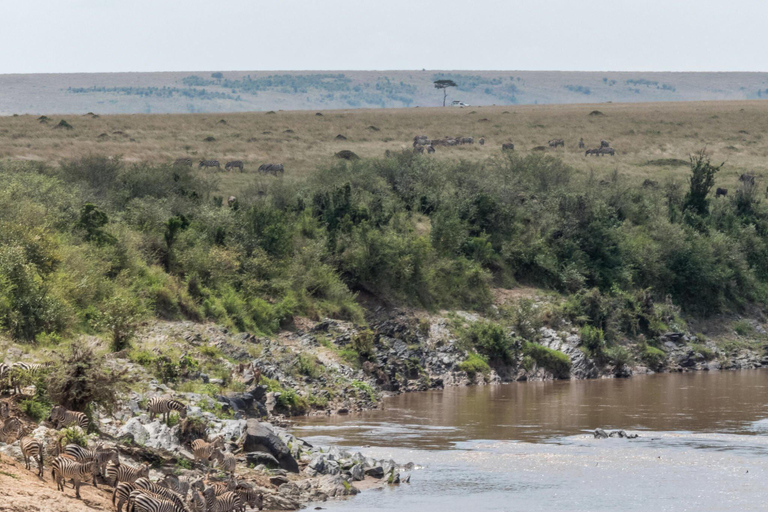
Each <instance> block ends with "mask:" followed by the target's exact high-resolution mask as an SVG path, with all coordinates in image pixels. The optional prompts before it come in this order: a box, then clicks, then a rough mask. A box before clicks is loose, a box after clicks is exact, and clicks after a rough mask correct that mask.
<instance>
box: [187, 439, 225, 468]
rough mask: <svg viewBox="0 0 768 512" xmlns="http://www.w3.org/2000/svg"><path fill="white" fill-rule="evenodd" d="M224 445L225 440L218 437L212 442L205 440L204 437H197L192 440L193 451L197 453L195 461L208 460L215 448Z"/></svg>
mask: <svg viewBox="0 0 768 512" xmlns="http://www.w3.org/2000/svg"><path fill="white" fill-rule="evenodd" d="M222 446H224V440H223V439H222V438H220V437H217V438H216V439H214V440H213V441H212V442H210V443H209V442H208V441H205V440H204V439H195V440H194V441H192V445H191V447H192V453H193V454H194V455H195V461H196V462H197V461H203V462H205V461H208V460H210V458H211V455H213V452H214V450H216V449H217V448H221V447H222Z"/></svg>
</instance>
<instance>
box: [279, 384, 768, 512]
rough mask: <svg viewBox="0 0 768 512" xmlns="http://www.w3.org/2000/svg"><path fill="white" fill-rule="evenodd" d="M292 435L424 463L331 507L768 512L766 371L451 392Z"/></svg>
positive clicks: (317, 422) (415, 397) (302, 427)
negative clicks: (614, 434) (623, 435)
mask: <svg viewBox="0 0 768 512" xmlns="http://www.w3.org/2000/svg"><path fill="white" fill-rule="evenodd" d="M597 427H602V428H605V429H618V428H621V429H625V430H631V431H635V432H637V433H639V434H640V436H641V437H640V438H639V439H636V440H624V439H607V440H595V439H593V436H592V435H591V433H590V431H591V430H594V429H595V428H597ZM294 430H295V432H296V434H297V435H300V436H302V437H305V438H307V439H308V440H309V441H310V442H313V443H314V444H319V445H329V444H337V445H341V446H346V447H348V448H349V449H351V450H358V449H360V450H361V451H363V452H364V453H365V454H366V455H368V454H371V455H373V456H375V457H377V458H389V457H391V458H393V459H395V460H396V461H398V462H402V463H404V462H411V461H412V462H414V463H416V464H418V465H419V466H420V469H418V470H416V471H414V472H413V476H412V483H411V484H410V485H401V486H399V487H392V488H388V489H384V490H372V491H367V492H364V493H362V494H361V495H360V496H358V497H356V498H354V499H352V500H350V501H347V502H341V503H333V502H328V503H323V504H320V506H322V507H324V508H326V509H328V510H349V511H352V510H355V511H374V510H399V511H404V512H407V511H418V512H431V511H451V510H470V511H471V510H489V511H516V510H526V511H536V510H547V511H563V512H565V511H591V510H624V511H625V510H670V511H678V510H680V511H682V510H713V511H714V510H768V371H763V370H753V371H739V372H711V373H705V372H700V373H689V374H660V375H651V376H640V377H633V378H631V379H606V380H597V381H578V382H530V383H516V384H507V385H500V386H486V387H471V388H450V389H446V390H444V391H435V392H426V393H414V394H407V395H401V396H397V397H393V398H390V399H387V400H386V402H385V407H384V409H382V410H379V411H370V412H366V413H362V414H359V415H350V416H338V417H331V418H308V419H306V420H304V421H302V422H300V423H298V424H297V426H296V428H295V429H294ZM313 507H314V506H313Z"/></svg>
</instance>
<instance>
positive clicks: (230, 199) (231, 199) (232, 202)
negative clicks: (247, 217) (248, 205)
mask: <svg viewBox="0 0 768 512" xmlns="http://www.w3.org/2000/svg"><path fill="white" fill-rule="evenodd" d="M235 204H237V198H236V197H235V196H229V197H228V198H227V206H229V207H230V208H232V207H233V206H234V205H235Z"/></svg>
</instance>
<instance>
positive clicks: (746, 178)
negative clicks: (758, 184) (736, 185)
mask: <svg viewBox="0 0 768 512" xmlns="http://www.w3.org/2000/svg"><path fill="white" fill-rule="evenodd" d="M739 181H743V182H744V183H748V184H750V185H754V184H755V175H754V174H742V175H741V176H739Z"/></svg>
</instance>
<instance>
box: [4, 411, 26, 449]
mask: <svg viewBox="0 0 768 512" xmlns="http://www.w3.org/2000/svg"><path fill="white" fill-rule="evenodd" d="M1 425H2V428H0V441H3V442H5V443H12V442H14V441H16V440H17V439H18V438H20V437H21V436H22V434H23V433H24V425H22V423H21V420H20V419H19V418H17V417H15V416H11V417H10V418H6V419H5V420H3V422H2V423H1Z"/></svg>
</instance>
